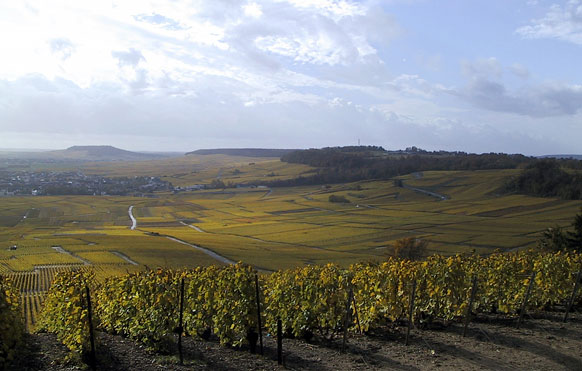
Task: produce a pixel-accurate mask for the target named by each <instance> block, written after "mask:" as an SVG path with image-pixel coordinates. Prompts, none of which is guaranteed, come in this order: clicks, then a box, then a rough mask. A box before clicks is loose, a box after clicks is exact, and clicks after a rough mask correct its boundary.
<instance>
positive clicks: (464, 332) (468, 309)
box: [463, 276, 477, 337]
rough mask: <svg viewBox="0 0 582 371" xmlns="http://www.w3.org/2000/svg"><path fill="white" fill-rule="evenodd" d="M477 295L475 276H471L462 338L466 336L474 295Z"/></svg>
mask: <svg viewBox="0 0 582 371" xmlns="http://www.w3.org/2000/svg"><path fill="white" fill-rule="evenodd" d="M476 293H477V276H473V283H472V285H471V296H470V297H469V306H468V307H467V312H466V313H465V327H464V328H463V337H465V336H467V327H469V322H471V312H472V311H473V302H474V301H475V294H476Z"/></svg>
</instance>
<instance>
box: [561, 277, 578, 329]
mask: <svg viewBox="0 0 582 371" xmlns="http://www.w3.org/2000/svg"><path fill="white" fill-rule="evenodd" d="M580 275H582V271H578V273H577V274H576V282H574V289H573V290H572V295H571V296H570V300H569V301H568V306H567V307H566V314H564V322H566V321H567V320H568V314H569V313H570V310H571V309H572V305H574V299H576V291H578V286H579V285H580Z"/></svg>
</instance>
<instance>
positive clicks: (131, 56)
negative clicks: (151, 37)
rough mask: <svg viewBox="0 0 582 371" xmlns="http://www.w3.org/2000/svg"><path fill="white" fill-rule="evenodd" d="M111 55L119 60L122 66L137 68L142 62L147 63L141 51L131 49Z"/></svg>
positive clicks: (114, 52)
mask: <svg viewBox="0 0 582 371" xmlns="http://www.w3.org/2000/svg"><path fill="white" fill-rule="evenodd" d="M111 55H112V56H113V57H114V58H117V60H118V63H119V65H120V66H131V67H135V66H137V65H138V64H139V62H141V61H145V58H144V57H143V55H142V54H141V52H140V51H139V50H135V49H134V48H130V49H129V50H128V51H113V52H111Z"/></svg>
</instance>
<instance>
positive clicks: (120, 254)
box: [111, 251, 139, 265]
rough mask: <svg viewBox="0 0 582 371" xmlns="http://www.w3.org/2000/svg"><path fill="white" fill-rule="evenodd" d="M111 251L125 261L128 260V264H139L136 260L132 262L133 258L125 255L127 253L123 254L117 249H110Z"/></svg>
mask: <svg viewBox="0 0 582 371" xmlns="http://www.w3.org/2000/svg"><path fill="white" fill-rule="evenodd" d="M111 253H112V254H113V255H117V256H118V257H120V258H121V259H123V260H125V261H126V262H128V263H129V264H131V265H139V264H138V263H136V262H134V261H133V260H131V259H130V258H129V256H127V255H125V254H123V253H120V252H119V251H111Z"/></svg>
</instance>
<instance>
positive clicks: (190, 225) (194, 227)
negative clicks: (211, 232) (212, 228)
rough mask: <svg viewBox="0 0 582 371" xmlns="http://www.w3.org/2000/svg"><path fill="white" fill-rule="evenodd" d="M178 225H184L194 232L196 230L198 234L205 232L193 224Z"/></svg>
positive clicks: (181, 222)
mask: <svg viewBox="0 0 582 371" xmlns="http://www.w3.org/2000/svg"><path fill="white" fill-rule="evenodd" d="M180 224H182V225H185V226H186V227H190V228H192V229H195V230H197V231H198V232H200V233H206V231H205V230H203V229H202V228H200V227H197V226H195V225H194V224H188V223H184V222H183V221H180Z"/></svg>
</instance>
